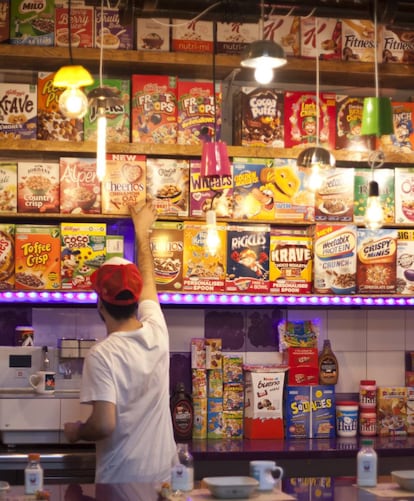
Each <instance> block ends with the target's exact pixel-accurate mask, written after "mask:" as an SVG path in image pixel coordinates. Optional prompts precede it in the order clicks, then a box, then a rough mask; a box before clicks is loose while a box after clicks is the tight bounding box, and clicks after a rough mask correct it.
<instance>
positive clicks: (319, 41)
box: [300, 16, 342, 61]
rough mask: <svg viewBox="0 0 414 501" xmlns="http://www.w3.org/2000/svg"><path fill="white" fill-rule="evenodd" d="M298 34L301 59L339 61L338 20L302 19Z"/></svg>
mask: <svg viewBox="0 0 414 501" xmlns="http://www.w3.org/2000/svg"><path fill="white" fill-rule="evenodd" d="M300 32H301V37H300V40H301V46H300V55H301V57H308V58H309V57H310V58H313V59H315V58H316V57H319V59H327V60H339V61H340V60H341V57H342V21H341V20H340V19H335V18H327V17H325V18H316V17H313V16H311V17H309V16H306V17H302V18H301V20H300Z"/></svg>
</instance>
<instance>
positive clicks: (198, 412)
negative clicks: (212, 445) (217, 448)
mask: <svg viewBox="0 0 414 501" xmlns="http://www.w3.org/2000/svg"><path fill="white" fill-rule="evenodd" d="M193 409H194V422H193V439H197V438H207V399H206V398H194V399H193Z"/></svg>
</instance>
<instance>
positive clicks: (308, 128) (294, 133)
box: [284, 91, 336, 150]
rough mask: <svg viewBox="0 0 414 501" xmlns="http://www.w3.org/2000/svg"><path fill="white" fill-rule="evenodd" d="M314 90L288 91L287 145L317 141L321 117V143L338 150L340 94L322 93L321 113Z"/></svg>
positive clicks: (288, 146) (286, 112)
mask: <svg viewBox="0 0 414 501" xmlns="http://www.w3.org/2000/svg"><path fill="white" fill-rule="evenodd" d="M317 104H318V103H317V99H316V94H315V93H314V92H301V91H287V92H286V93H285V106H284V116H285V147H286V148H293V147H294V146H297V145H301V144H302V145H309V144H316V134H317V124H316V117H317V116H318V117H319V144H320V146H324V147H326V148H328V149H331V150H334V149H335V134H336V130H335V116H336V95H335V94H334V93H327V92H321V93H320V95H319V112H318V113H317Z"/></svg>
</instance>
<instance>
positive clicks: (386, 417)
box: [377, 386, 408, 437]
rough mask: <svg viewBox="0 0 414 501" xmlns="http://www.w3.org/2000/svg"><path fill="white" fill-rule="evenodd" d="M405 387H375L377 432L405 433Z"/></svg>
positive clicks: (380, 433)
mask: <svg viewBox="0 0 414 501" xmlns="http://www.w3.org/2000/svg"><path fill="white" fill-rule="evenodd" d="M407 390H408V389H407V387H405V386H389V387H386V386H379V387H378V388H377V409H378V411H377V434H378V435H379V436H382V437H383V436H394V435H398V436H401V435H407Z"/></svg>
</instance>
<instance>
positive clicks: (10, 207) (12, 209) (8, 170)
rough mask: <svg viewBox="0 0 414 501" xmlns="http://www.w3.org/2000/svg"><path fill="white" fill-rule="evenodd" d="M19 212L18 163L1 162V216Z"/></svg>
mask: <svg viewBox="0 0 414 501" xmlns="http://www.w3.org/2000/svg"><path fill="white" fill-rule="evenodd" d="M16 212H17V162H0V214H13V213H16Z"/></svg>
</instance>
